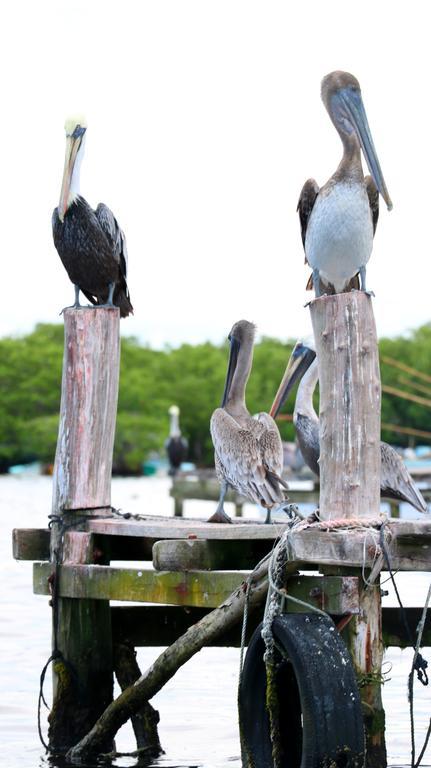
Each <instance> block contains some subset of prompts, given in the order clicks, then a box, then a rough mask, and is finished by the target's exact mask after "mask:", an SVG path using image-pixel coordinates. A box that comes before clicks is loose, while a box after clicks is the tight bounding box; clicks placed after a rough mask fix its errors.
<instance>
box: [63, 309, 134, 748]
mask: <svg viewBox="0 0 431 768" xmlns="http://www.w3.org/2000/svg"><path fill="white" fill-rule="evenodd" d="M119 319H120V317H119V310H118V309H97V310H96V309H93V308H88V309H87V308H82V309H71V308H70V309H66V310H65V311H64V330H65V338H64V357H63V378H62V390H61V405H60V425H59V433H58V442H57V452H56V457H55V465H54V478H53V502H52V513H53V515H54V518H53V520H54V523H53V526H52V534H51V561H52V562H53V564H54V566H55V565H57V564H60V563H61V562H68V563H73V564H84V563H93V562H94V546H93V540H92V536H91V535H90V534H88V533H85V532H82V531H83V529H85V524H86V521H87V520H88V519H89V518H94V517H100V516H104V515H106V514H108V513H109V512H110V506H111V469H112V453H113V444H114V434H115V421H116V411H117V398H118V377H119V362H120V345H119ZM53 573H54V579H55V578H56V577H58V574H57V572H56V569H55V567H54V571H53ZM57 586H58V585H57ZM55 587H56V585H55V584H54V589H53V595H54V596H53V654H54V657H56V660H55V662H54V675H53V678H54V701H53V707H52V711H51V715H50V728H49V746H50V748H51V749H52V750H54V751H65V750H67V749H69V748H70V747H71V746H73V744H75V743H76V742H77V741H79V739H81V738H82V737H83V736H84V735H85V733H87V731H88V730H89V728H90V727H91V726H92V725H93V724H94V722H95V721H96V720H97V718H98V717H99V716H100V715H101V713H102V712H103V711H104V709H105V708H106V706H107V705H108V704H109V703H110V701H111V700H112V689H113V662H112V639H111V614H110V607H109V602H108V601H102V600H86V599H84V600H77V599H68V598H57V597H56V592H55Z"/></svg>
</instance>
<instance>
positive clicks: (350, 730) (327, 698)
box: [239, 613, 365, 768]
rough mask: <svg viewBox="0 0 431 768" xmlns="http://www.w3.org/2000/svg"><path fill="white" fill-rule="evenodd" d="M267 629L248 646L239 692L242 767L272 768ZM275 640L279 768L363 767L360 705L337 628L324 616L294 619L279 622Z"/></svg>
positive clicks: (296, 615) (289, 616)
mask: <svg viewBox="0 0 431 768" xmlns="http://www.w3.org/2000/svg"><path fill="white" fill-rule="evenodd" d="M261 629H262V625H259V627H258V628H257V629H256V631H255V632H254V634H253V637H252V638H251V641H250V644H249V646H248V650H247V654H246V658H245V662H244V669H243V674H242V678H241V685H240V690H239V719H240V730H241V744H242V751H243V766H244V768H249V766H250V768H251V766H252V767H253V768H273V767H274V762H273V757H272V745H271V738H270V721H269V714H268V710H267V707H266V669H265V664H264V661H263V654H264V652H265V645H264V642H263V640H262V637H261ZM273 634H274V638H275V640H276V645H277V651H276V670H277V671H276V678H275V688H274V695H275V696H276V698H277V707H278V712H279V715H278V716H279V733H280V744H279V745H278V746H279V755H280V763H279V765H280V768H329V766H331V768H335V766H337V767H338V768H361V766H363V765H364V759H365V740H364V726H363V719H362V710H361V700H360V695H359V691H358V687H357V684H356V679H355V673H354V670H353V665H352V662H351V659H350V656H349V653H348V651H347V648H346V646H345V644H344V642H343V640H342V639H341V637H340V635H339V633H338V632H337V629H336V627H335V624H334V623H333V621H332V620H331V619H330V618H329V616H328V617H325V616H322V615H321V614H316V613H315V614H305V613H288V614H283V615H282V616H278V617H277V618H276V619H275V620H274V622H273Z"/></svg>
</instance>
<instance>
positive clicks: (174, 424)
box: [165, 405, 188, 477]
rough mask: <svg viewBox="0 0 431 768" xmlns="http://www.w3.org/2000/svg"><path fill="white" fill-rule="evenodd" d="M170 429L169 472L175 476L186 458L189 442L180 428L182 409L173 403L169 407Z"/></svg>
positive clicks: (167, 451) (166, 445)
mask: <svg viewBox="0 0 431 768" xmlns="http://www.w3.org/2000/svg"><path fill="white" fill-rule="evenodd" d="M169 416H170V422H171V423H170V429H169V438H168V439H167V440H166V443H165V448H166V453H167V454H168V459H169V474H170V475H172V477H174V476H175V475H176V474H177V472H178V470H179V468H180V466H181V463H182V462H183V461H185V460H186V457H187V450H188V443H187V440H186V439H185V438H184V437H183V436H182V435H181V430H180V420H179V416H180V409H179V408H178V406H177V405H171V407H170V408H169Z"/></svg>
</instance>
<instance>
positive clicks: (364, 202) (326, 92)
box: [297, 72, 392, 296]
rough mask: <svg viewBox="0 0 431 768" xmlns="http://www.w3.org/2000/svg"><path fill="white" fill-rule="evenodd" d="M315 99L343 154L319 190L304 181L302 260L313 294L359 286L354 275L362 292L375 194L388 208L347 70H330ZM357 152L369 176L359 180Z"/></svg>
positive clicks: (375, 213) (374, 215)
mask: <svg viewBox="0 0 431 768" xmlns="http://www.w3.org/2000/svg"><path fill="white" fill-rule="evenodd" d="M321 95H322V100H323V103H324V105H325V107H326V109H327V110H328V112H329V116H330V118H331V120H332V122H333V123H334V126H335V128H336V129H337V131H338V134H339V136H340V139H341V141H342V143H343V156H342V158H341V162H340V164H339V166H338V168H337V170H336V171H335V173H334V174H333V175H332V176H331V178H330V179H329V181H327V182H326V184H324V186H323V187H322V188H321V189H319V186H318V184H317V183H316V182H315V180H314V179H308V181H306V182H305V184H304V186H303V188H302V191H301V195H300V198H299V202H298V209H297V210H298V211H299V219H300V223H301V235H302V242H303V245H304V250H305V261H306V262H307V263H308V264H309V265H310V267H311V268H312V270H313V274H312V281H313V285H314V290H315V293H316V296H321V295H322V293H323V292H326V293H332V292H334V293H341V292H342V291H345V290H348V289H350V288H352V287H359V281H358V278H357V277H356V276H357V274H358V273H359V274H360V276H361V287H362V290H363V291H365V290H366V286H365V273H366V264H367V262H368V259H369V258H370V255H371V251H372V248H373V235H374V232H375V230H376V226H377V219H378V216H379V193H380V194H381V195H382V197H383V199H384V200H385V202H386V205H387V207H388V210H391V208H392V202H391V199H390V197H389V193H388V190H387V188H386V184H385V180H384V178H383V174H382V171H381V168H380V164H379V161H378V158H377V154H376V150H375V149H374V144H373V140H372V138H371V132H370V129H369V126H368V121H367V116H366V113H365V109H364V105H363V103H362V97H361V90H360V87H359V83H358V81H357V79H356V78H355V77H353V75H350V74H349V73H348V72H331V74H329V75H326V77H325V78H324V79H323V81H322V90H321ZM361 148H362V151H363V153H364V156H365V159H366V162H367V165H368V168H369V170H370V173H371V176H367V177H366V178H365V179H364V174H363V171H362V165H361ZM307 287H311V286H310V281H309V285H308V286H307Z"/></svg>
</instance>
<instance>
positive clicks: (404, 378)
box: [398, 376, 431, 397]
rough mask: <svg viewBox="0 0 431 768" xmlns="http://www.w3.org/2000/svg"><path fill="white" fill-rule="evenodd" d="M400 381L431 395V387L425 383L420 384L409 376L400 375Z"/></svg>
mask: <svg viewBox="0 0 431 768" xmlns="http://www.w3.org/2000/svg"><path fill="white" fill-rule="evenodd" d="M398 382H399V383H400V384H404V385H407V387H411V388H412V389H416V391H417V392H421V393H422V394H423V395H428V397H431V389H430V388H429V387H425V386H424V384H418V383H417V382H416V381H412V380H411V379H409V378H407V376H399V378H398Z"/></svg>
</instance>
